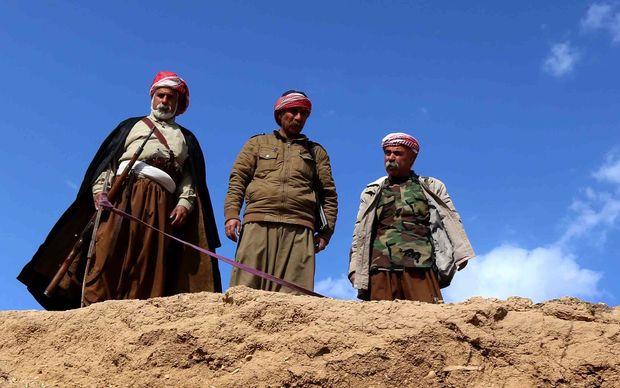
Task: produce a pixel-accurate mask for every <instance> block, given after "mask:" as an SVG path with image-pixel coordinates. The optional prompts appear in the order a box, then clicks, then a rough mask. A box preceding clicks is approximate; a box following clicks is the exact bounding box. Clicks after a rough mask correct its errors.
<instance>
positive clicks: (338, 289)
mask: <svg viewBox="0 0 620 388" xmlns="http://www.w3.org/2000/svg"><path fill="white" fill-rule="evenodd" d="M314 290H315V291H316V292H318V293H319V294H323V295H325V296H330V297H332V298H336V299H357V291H356V290H355V289H354V288H353V287H352V286H351V282H350V281H349V279H348V278H347V277H346V275H344V274H342V275H340V278H338V279H332V278H331V277H328V278H327V279H323V280H321V281H319V282H318V283H317V284H316V287H315V288H314Z"/></svg>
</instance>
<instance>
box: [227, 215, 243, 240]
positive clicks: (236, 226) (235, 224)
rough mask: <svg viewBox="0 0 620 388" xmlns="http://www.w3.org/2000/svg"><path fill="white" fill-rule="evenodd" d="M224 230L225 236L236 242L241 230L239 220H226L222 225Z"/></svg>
mask: <svg viewBox="0 0 620 388" xmlns="http://www.w3.org/2000/svg"><path fill="white" fill-rule="evenodd" d="M224 231H225V232H226V237H228V238H229V239H231V240H233V241H234V242H237V239H238V236H239V233H240V232H241V221H239V220H238V219H236V218H231V219H230V220H228V221H226V224H225V225H224Z"/></svg>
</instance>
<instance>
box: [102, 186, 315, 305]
mask: <svg viewBox="0 0 620 388" xmlns="http://www.w3.org/2000/svg"><path fill="white" fill-rule="evenodd" d="M99 206H101V207H103V208H105V209H108V210H109V211H111V212H112V213H115V214H118V215H120V216H121V217H125V218H127V219H130V220H132V221H135V222H139V223H141V224H142V225H144V226H146V227H148V228H151V229H153V230H154V231H156V232H159V233H161V234H163V235H164V236H166V237H170V238H171V239H173V240H176V241H178V242H180V243H181V244H183V245H186V246H188V247H191V248H194V249H195V250H197V251H199V252H202V253H204V254H206V255H209V256H211V257H215V258H216V259H218V260H221V261H223V262H225V263H228V264H230V265H232V266H234V267H237V268H239V269H241V270H244V271H246V272H249V273H251V274H252V275H256V276H259V277H261V278H263V279H267V280H270V281H272V282H274V283H276V284H279V285H281V286H284V287H288V288H290V289H291V290H295V291H298V292H301V293H302V294H305V295H310V296H318V297H320V298H324V296H323V295H321V294H317V293H316V292H314V291H310V290H308V289H305V288H303V287H300V286H298V285H297V284H295V283H291V282H288V281H286V280H284V279H280V278H278V277H275V276H273V275H270V274H268V273H265V272H263V271H259V270H257V269H256V268H253V267H250V266H248V265H245V264H243V263H238V262H236V261H234V260H231V259H228V258H226V257H224V256H221V255H218V254H217V253H214V252H211V251H208V250H206V249H203V248H201V247H199V246H197V245H194V244H191V243H188V242H187V241H183V240H181V239H180V238H178V237H175V236H173V235H171V234H168V233H166V232H164V231H162V230H159V229H157V228H156V227H154V226H152V225H149V224H147V223H146V222H144V221H142V220H141V219H139V218H136V217H134V216H132V215H130V214H127V213H125V212H124V211H122V210H119V209H117V208H115V207H114V206H113V205H112V204H111V203H110V201H108V199H107V198H102V199H101V200H100V201H99Z"/></svg>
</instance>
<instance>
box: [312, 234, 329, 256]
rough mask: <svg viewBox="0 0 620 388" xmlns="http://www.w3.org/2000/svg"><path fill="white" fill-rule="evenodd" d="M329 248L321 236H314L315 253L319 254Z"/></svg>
mask: <svg viewBox="0 0 620 388" xmlns="http://www.w3.org/2000/svg"><path fill="white" fill-rule="evenodd" d="M326 246H327V240H326V239H325V238H323V237H321V236H314V253H319V252H321V251H322V250H323V249H325V247H326Z"/></svg>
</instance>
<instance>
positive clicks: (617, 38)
mask: <svg viewBox="0 0 620 388" xmlns="http://www.w3.org/2000/svg"><path fill="white" fill-rule="evenodd" d="M609 33H610V34H611V41H612V42H613V43H618V42H620V13H617V14H616V15H615V16H614V18H613V19H612V21H611V24H610V25H609Z"/></svg>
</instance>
